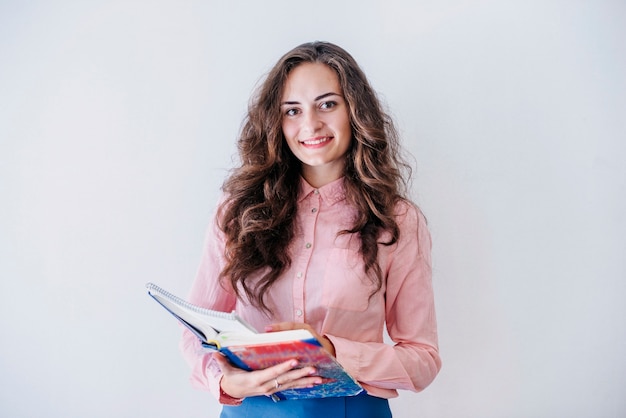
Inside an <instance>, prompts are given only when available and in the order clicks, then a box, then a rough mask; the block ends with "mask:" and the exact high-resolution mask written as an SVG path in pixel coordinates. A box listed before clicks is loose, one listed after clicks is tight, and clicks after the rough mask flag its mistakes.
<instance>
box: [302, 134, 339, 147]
mask: <svg viewBox="0 0 626 418" xmlns="http://www.w3.org/2000/svg"><path fill="white" fill-rule="evenodd" d="M331 139H333V137H332V136H318V137H317V138H311V139H307V140H304V141H301V142H302V143H303V144H304V145H320V144H323V143H325V142H328V141H330V140H331Z"/></svg>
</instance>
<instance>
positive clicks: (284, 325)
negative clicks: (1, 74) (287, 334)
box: [265, 322, 336, 356]
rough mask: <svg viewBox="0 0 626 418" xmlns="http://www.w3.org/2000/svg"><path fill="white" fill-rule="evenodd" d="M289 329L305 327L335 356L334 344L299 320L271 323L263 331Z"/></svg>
mask: <svg viewBox="0 0 626 418" xmlns="http://www.w3.org/2000/svg"><path fill="white" fill-rule="evenodd" d="M291 329H306V330H308V331H309V332H310V333H311V334H313V336H314V337H315V338H317V340H318V341H319V342H320V343H321V344H322V347H324V348H325V349H326V351H328V352H329V353H330V354H332V355H333V356H336V353H335V346H334V345H333V343H332V342H331V341H330V340H329V339H328V338H326V337H324V336H323V335H320V334H318V333H317V331H315V330H314V329H313V327H311V326H310V325H309V324H304V323H301V322H280V323H278V324H272V325H268V326H267V327H265V332H276V331H288V330H291Z"/></svg>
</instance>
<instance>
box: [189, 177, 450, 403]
mask: <svg viewBox="0 0 626 418" xmlns="http://www.w3.org/2000/svg"><path fill="white" fill-rule="evenodd" d="M396 212H397V222H398V225H399V227H400V239H399V240H398V242H397V243H396V244H394V245H391V246H384V245H380V246H379V252H378V262H379V265H380V268H381V271H382V273H383V277H384V282H383V287H382V289H381V290H380V291H379V292H377V293H376V294H375V295H374V296H373V297H370V295H371V293H372V291H373V289H374V288H373V286H374V285H373V284H372V283H371V280H370V279H369V278H368V277H366V276H365V274H364V266H363V261H362V259H361V257H360V254H359V245H360V243H359V240H358V237H357V236H353V235H348V234H344V235H338V234H337V233H338V232H339V231H341V230H344V229H348V228H349V227H350V226H351V222H352V219H353V215H354V213H355V210H354V208H353V207H351V206H350V205H349V204H348V203H347V201H346V199H345V195H344V189H343V179H339V180H337V181H335V182H332V183H330V184H328V185H326V186H323V187H321V188H319V189H315V188H313V187H312V186H310V185H309V184H308V183H306V182H305V181H304V180H302V182H301V187H300V195H299V199H298V211H297V219H296V236H295V238H294V239H293V241H292V243H291V245H290V246H289V251H290V254H291V260H292V262H291V265H290V266H289V268H288V269H287V270H286V271H285V272H284V274H283V275H282V276H281V278H280V279H279V280H278V281H277V282H275V284H274V285H273V286H272V288H271V290H270V291H269V293H268V295H267V298H266V300H267V302H268V305H269V306H270V308H271V310H272V316H271V317H270V316H268V315H267V314H265V313H263V312H261V311H260V310H259V309H257V308H255V307H253V306H252V305H251V304H249V303H247V302H246V301H245V300H244V301H242V300H238V299H237V298H236V297H235V295H234V294H233V292H232V289H230V290H229V286H228V285H223V286H222V285H220V284H219V283H218V277H219V273H220V271H221V270H222V268H223V266H224V258H223V254H224V241H223V235H222V233H221V232H220V231H219V229H218V228H217V226H216V222H215V221H214V222H212V224H211V227H210V228H209V230H208V233H207V238H206V243H205V248H204V252H203V255H202V259H201V263H200V267H199V271H198V274H197V277H196V279H195V281H194V283H193V286H192V289H191V292H190V295H189V300H190V301H191V302H192V303H195V304H198V305H201V306H204V307H206V308H210V309H214V310H220V311H225V312H230V311H232V310H235V311H237V313H238V314H239V315H241V316H242V317H243V318H244V319H245V320H246V321H248V322H249V323H251V324H252V325H253V326H255V327H256V328H257V329H258V330H261V331H262V330H263V329H264V328H265V326H266V325H269V324H273V323H277V322H285V321H289V322H304V323H308V324H309V325H311V326H312V327H313V328H314V329H315V330H316V331H317V332H318V333H320V334H321V335H325V336H326V337H327V338H329V339H330V340H331V341H332V343H333V345H334V346H335V350H336V355H337V360H338V361H339V363H341V364H342V365H343V366H344V367H345V368H346V370H347V371H348V372H349V373H350V374H351V375H352V376H353V377H355V378H356V379H357V380H358V381H359V382H360V383H361V384H362V385H363V387H364V388H365V389H366V390H367V392H368V393H369V394H371V395H373V396H378V397H382V398H392V397H396V396H397V391H396V389H408V390H412V391H420V390H422V389H424V388H425V387H426V386H428V385H429V384H430V383H431V382H432V381H433V379H434V378H435V376H436V375H437V373H438V372H439V369H440V368H441V360H440V357H439V353H438V343H437V324H436V320H435V307H434V301H433V288H432V281H431V257H430V251H431V240H430V234H429V232H428V229H427V226H426V222H425V219H424V217H423V215H422V214H421V212H420V211H419V210H418V209H416V208H415V207H414V206H413V205H411V204H409V203H401V204H399V205H398V208H397V211H396ZM383 238H384V237H383ZM385 326H386V327H387V332H388V335H389V337H390V338H391V340H392V341H393V344H389V343H386V342H384V341H383V329H384V327H385ZM181 349H182V352H183V355H184V357H185V359H186V360H187V362H188V363H189V364H190V366H191V368H192V376H191V381H192V384H193V385H194V386H195V387H198V388H201V389H205V390H209V391H210V392H212V393H213V394H214V395H215V396H216V397H217V399H218V400H220V402H222V403H236V402H234V401H233V400H232V398H231V399H229V398H228V397H227V396H224V394H223V393H222V394H221V392H220V390H219V381H220V379H221V376H222V374H221V372H220V370H219V369H218V368H217V366H216V365H215V363H214V362H213V361H211V354H210V353H207V352H206V351H203V350H202V348H201V347H200V344H199V342H198V340H197V338H196V337H195V336H194V335H193V334H191V333H190V332H188V331H183V337H182V341H181ZM220 394H221V395H220Z"/></svg>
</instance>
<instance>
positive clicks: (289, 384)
mask: <svg viewBox="0 0 626 418" xmlns="http://www.w3.org/2000/svg"><path fill="white" fill-rule="evenodd" d="M213 359H214V360H215V361H216V362H217V364H218V366H219V367H220V369H222V373H223V374H224V377H222V380H221V382H220V385H221V387H222V391H224V392H225V393H226V394H227V395H229V396H231V397H233V398H240V399H241V398H247V397H250V396H259V395H272V394H273V393H275V392H279V391H281V390H285V389H300V388H311V387H313V386H315V385H319V384H321V383H322V378H321V377H319V376H316V375H315V374H316V373H317V370H315V367H304V368H298V362H297V361H296V360H289V361H286V362H284V363H280V364H277V365H276V366H272V367H268V368H267V369H263V370H256V371H253V372H248V371H245V370H242V369H240V368H238V367H235V366H233V365H232V364H230V362H229V361H228V359H227V358H226V357H224V356H223V355H222V354H220V353H217V352H216V353H213Z"/></svg>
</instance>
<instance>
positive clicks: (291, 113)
mask: <svg viewBox="0 0 626 418" xmlns="http://www.w3.org/2000/svg"><path fill="white" fill-rule="evenodd" d="M298 113H299V111H298V109H287V111H286V112H285V115H286V116H295V115H297V114H298Z"/></svg>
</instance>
